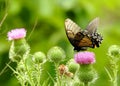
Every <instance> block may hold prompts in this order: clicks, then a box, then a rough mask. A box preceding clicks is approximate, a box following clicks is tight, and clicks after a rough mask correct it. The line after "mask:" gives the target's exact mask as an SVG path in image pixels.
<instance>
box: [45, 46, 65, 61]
mask: <svg viewBox="0 0 120 86" xmlns="http://www.w3.org/2000/svg"><path fill="white" fill-rule="evenodd" d="M47 56H48V58H49V59H50V61H53V62H55V63H59V62H60V61H61V60H62V59H64V58H65V52H64V50H63V49H62V48H60V47H53V48H51V49H50V50H49V51H48V53H47Z"/></svg>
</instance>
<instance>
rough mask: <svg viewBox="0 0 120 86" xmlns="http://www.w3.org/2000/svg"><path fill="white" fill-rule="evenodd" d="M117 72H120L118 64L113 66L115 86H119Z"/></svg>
mask: <svg viewBox="0 0 120 86" xmlns="http://www.w3.org/2000/svg"><path fill="white" fill-rule="evenodd" d="M117 72H118V65H117V64H115V65H114V68H113V76H114V79H113V86H117Z"/></svg>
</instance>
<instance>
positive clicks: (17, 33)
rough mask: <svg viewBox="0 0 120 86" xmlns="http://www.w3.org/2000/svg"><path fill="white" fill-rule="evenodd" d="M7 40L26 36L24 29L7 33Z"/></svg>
mask: <svg viewBox="0 0 120 86" xmlns="http://www.w3.org/2000/svg"><path fill="white" fill-rule="evenodd" d="M7 36H8V40H15V39H21V38H24V37H25V36H26V30H25V29H24V28H19V29H14V30H11V31H9V32H8V34H7Z"/></svg>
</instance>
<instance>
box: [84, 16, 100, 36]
mask: <svg viewBox="0 0 120 86" xmlns="http://www.w3.org/2000/svg"><path fill="white" fill-rule="evenodd" d="M98 24H99V18H98V17H97V18H95V19H93V20H92V21H91V22H90V23H89V24H88V26H87V28H86V30H87V31H88V34H92V33H95V32H96V31H97V27H98Z"/></svg>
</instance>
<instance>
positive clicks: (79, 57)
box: [74, 51, 95, 64]
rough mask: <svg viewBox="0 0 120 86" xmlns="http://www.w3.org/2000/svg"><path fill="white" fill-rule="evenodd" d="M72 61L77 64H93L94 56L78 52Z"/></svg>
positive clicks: (91, 53) (89, 53)
mask: <svg viewBox="0 0 120 86" xmlns="http://www.w3.org/2000/svg"><path fill="white" fill-rule="evenodd" d="M74 60H75V61H76V63H78V64H93V63H95V54H94V53H93V52H87V51H85V52H79V53H77V54H75V56H74Z"/></svg>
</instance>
